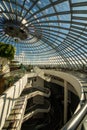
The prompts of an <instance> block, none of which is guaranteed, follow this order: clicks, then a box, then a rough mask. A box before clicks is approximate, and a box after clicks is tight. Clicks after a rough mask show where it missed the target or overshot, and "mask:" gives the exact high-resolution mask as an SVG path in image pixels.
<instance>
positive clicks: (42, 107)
mask: <svg viewBox="0 0 87 130" xmlns="http://www.w3.org/2000/svg"><path fill="white" fill-rule="evenodd" d="M50 108H51V105H50V103H49V102H48V101H47V100H46V99H44V104H33V105H32V106H31V107H29V108H28V109H26V111H25V115H24V118H23V122H25V121H26V120H28V119H30V118H31V117H33V116H34V115H36V114H37V113H48V112H49V111H50Z"/></svg>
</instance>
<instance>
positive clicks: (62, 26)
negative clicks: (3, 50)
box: [0, 0, 87, 68]
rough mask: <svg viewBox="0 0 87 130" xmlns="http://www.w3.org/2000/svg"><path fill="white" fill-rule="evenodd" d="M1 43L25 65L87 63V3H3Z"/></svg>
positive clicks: (0, 10) (40, 0)
mask: <svg viewBox="0 0 87 130" xmlns="http://www.w3.org/2000/svg"><path fill="white" fill-rule="evenodd" d="M0 41H1V42H5V43H7V44H8V43H10V44H12V45H14V46H15V47H16V54H15V60H18V61H19V62H21V63H23V64H33V65H58V66H61V67H64V68H67V67H69V68H81V67H83V66H84V65H86V63H87V0H0Z"/></svg>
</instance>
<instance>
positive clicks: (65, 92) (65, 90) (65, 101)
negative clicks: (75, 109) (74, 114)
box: [64, 80, 68, 124]
mask: <svg viewBox="0 0 87 130" xmlns="http://www.w3.org/2000/svg"><path fill="white" fill-rule="evenodd" d="M67 111H68V88H67V81H66V80H64V124H65V123H66V122H67Z"/></svg>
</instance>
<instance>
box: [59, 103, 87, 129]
mask: <svg viewBox="0 0 87 130" xmlns="http://www.w3.org/2000/svg"><path fill="white" fill-rule="evenodd" d="M86 114H87V101H86V102H85V103H84V105H83V106H82V108H81V109H80V110H79V111H78V112H77V113H76V114H74V115H73V117H72V118H71V119H70V120H69V121H68V122H67V123H66V124H65V125H64V127H63V128H61V130H76V129H77V128H78V127H79V125H80V123H81V122H82V120H83V119H84V117H85V116H86Z"/></svg>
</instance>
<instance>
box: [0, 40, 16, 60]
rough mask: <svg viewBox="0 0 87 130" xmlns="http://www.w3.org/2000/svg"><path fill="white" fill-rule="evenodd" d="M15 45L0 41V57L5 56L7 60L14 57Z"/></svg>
mask: <svg viewBox="0 0 87 130" xmlns="http://www.w3.org/2000/svg"><path fill="white" fill-rule="evenodd" d="M14 54H15V47H14V46H12V45H11V44H5V43H2V42H0V57H4V58H7V59H9V60H12V59H14Z"/></svg>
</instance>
